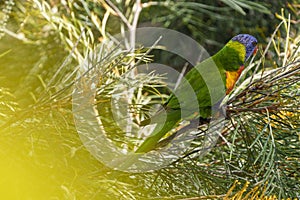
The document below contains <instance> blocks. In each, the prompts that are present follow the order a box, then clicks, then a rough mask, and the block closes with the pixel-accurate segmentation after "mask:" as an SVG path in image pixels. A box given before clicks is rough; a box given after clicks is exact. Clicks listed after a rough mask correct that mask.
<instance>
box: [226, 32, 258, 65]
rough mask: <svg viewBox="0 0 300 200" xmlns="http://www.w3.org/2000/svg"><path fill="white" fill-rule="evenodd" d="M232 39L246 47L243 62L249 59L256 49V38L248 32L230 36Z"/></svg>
mask: <svg viewBox="0 0 300 200" xmlns="http://www.w3.org/2000/svg"><path fill="white" fill-rule="evenodd" d="M232 41H237V42H239V43H241V44H243V45H244V46H245V48H246V57H245V62H246V61H247V60H248V59H249V57H250V56H251V55H253V54H255V53H256V50H257V47H256V45H257V39H256V38H255V37H253V36H252V35H249V34H239V35H236V36H234V37H233V38H232Z"/></svg>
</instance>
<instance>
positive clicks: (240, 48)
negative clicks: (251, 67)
mask: <svg viewBox="0 0 300 200" xmlns="http://www.w3.org/2000/svg"><path fill="white" fill-rule="evenodd" d="M226 46H227V47H229V48H232V49H235V51H236V52H238V53H237V56H238V58H239V60H241V61H243V62H244V60H245V57H246V47H245V46H244V45H243V44H241V43H239V42H237V41H232V40H231V41H229V42H228V43H227V44H226Z"/></svg>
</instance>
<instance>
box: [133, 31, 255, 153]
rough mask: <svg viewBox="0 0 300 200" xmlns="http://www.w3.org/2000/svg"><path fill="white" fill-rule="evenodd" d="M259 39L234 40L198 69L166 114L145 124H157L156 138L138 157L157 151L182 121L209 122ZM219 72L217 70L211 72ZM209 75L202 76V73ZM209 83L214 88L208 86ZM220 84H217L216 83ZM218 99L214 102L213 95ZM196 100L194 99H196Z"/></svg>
mask: <svg viewBox="0 0 300 200" xmlns="http://www.w3.org/2000/svg"><path fill="white" fill-rule="evenodd" d="M256 45H257V39H256V38H255V37H253V36H251V35H248V34H239V35H237V36H235V37H233V38H232V39H231V40H230V41H229V42H228V43H227V44H226V45H225V46H224V47H223V48H222V49H221V50H220V51H218V52H217V53H216V54H215V55H213V56H212V57H210V58H207V59H206V60H204V61H203V62H201V63H199V64H198V65H196V66H195V67H194V68H193V69H192V70H190V71H189V72H188V73H187V74H186V76H185V79H184V80H183V81H182V82H181V83H180V84H179V86H178V87H177V88H176V90H175V91H174V93H173V94H172V95H171V96H170V97H169V98H168V100H167V101H166V103H165V104H164V105H163V108H164V109H162V110H160V111H158V112H157V113H156V114H155V115H154V116H152V117H151V118H149V119H146V120H144V121H142V122H141V124H140V125H142V126H145V125H148V124H150V122H151V123H156V124H157V125H156V127H155V128H154V130H153V132H152V134H151V135H150V136H149V137H147V138H146V140H145V141H144V142H143V143H142V144H141V145H140V146H139V148H138V149H137V150H136V153H144V152H148V151H151V150H153V149H154V148H155V147H156V144H157V143H158V142H159V140H160V139H161V138H162V137H163V136H165V135H166V134H167V133H168V132H169V131H170V130H172V128H174V126H175V125H176V124H177V123H178V122H180V120H181V119H187V118H189V117H191V116H192V115H193V113H195V112H196V113H197V117H202V118H208V117H209V116H210V115H211V108H212V106H214V105H215V104H217V102H220V100H222V98H223V97H224V96H225V95H226V94H228V93H230V91H231V90H232V89H233V87H234V85H235V82H236V81H237V79H238V78H239V76H240V74H241V72H242V70H243V69H244V64H245V62H246V61H247V60H248V59H249V57H250V56H251V55H253V54H254V53H255V52H256V50H257V47H256ZM213 68H215V69H216V70H211V71H210V69H213ZM203 71H204V72H206V73H202V72H203ZM217 77H221V79H222V80H221V83H222V84H221V87H220V84H219V85H218V86H217V85H216V86H214V84H213V83H214V79H216V78H217ZM207 80H213V81H210V82H211V83H212V84H210V86H207V82H208V81H207ZM216 82H217V81H216ZM212 92H213V93H216V95H214V99H212V98H211V94H212ZM193 96H194V98H192V97H193Z"/></svg>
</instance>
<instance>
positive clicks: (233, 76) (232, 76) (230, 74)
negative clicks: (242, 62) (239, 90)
mask: <svg viewBox="0 0 300 200" xmlns="http://www.w3.org/2000/svg"><path fill="white" fill-rule="evenodd" d="M243 70H244V66H241V67H240V68H239V70H237V71H226V94H229V93H230V92H231V90H232V89H233V87H234V85H235V82H236V81H237V80H238V78H239V77H240V75H241V73H242V71H243Z"/></svg>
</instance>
